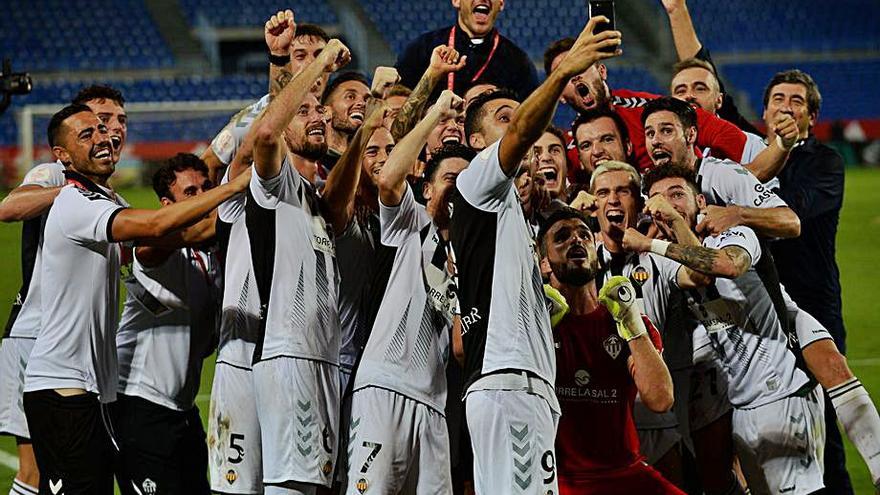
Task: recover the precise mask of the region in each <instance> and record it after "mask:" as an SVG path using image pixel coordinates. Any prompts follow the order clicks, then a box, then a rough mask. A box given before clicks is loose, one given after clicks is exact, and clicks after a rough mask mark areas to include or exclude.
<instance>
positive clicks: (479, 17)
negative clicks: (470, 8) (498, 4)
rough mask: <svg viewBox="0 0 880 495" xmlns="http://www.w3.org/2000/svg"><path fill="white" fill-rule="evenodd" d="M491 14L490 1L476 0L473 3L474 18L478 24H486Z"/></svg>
mask: <svg viewBox="0 0 880 495" xmlns="http://www.w3.org/2000/svg"><path fill="white" fill-rule="evenodd" d="M491 14H492V3H491V2H478V3H476V4H475V5H474V20H475V21H477V22H478V23H480V24H487V23H488V22H489V16H490V15H491Z"/></svg>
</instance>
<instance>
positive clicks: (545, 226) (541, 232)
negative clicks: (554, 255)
mask: <svg viewBox="0 0 880 495" xmlns="http://www.w3.org/2000/svg"><path fill="white" fill-rule="evenodd" d="M572 218H575V219H578V220H580V221H581V222H583V223H584V225H586V226H587V228H588V229H590V222H589V220H587V217H586V216H584V214H583V213H581V212H580V211H578V210H575V209H574V208H572V207H570V206H559V207H558V208H556V209H555V210H553V212H552V213H550V215H548V216H547V218H546V219H545V220H544V221H543V222H541V227H540V228H539V229H538V247H539V248H540V250H541V254H542V255H546V254H547V251H546V249H545V248H544V237H546V236H547V232H549V231H550V229H551V228H553V226H554V225H556V224H557V223H559V222H561V221H563V220H569V219H572ZM590 232H591V233H592V232H593V230H592V229H590Z"/></svg>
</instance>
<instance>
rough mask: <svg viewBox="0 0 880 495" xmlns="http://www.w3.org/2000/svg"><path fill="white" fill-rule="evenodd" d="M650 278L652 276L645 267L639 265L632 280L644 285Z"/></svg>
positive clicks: (633, 273)
mask: <svg viewBox="0 0 880 495" xmlns="http://www.w3.org/2000/svg"><path fill="white" fill-rule="evenodd" d="M650 277H651V274H650V273H648V270H646V269H645V267H643V266H641V265H639V266H637V267H636V269H635V270H633V272H632V276H631V277H630V278H632V280H633V282H635V283H637V284H639V285H644V284H645V282H647V281H648V279H649V278H650Z"/></svg>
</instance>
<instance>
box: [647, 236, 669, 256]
mask: <svg viewBox="0 0 880 495" xmlns="http://www.w3.org/2000/svg"><path fill="white" fill-rule="evenodd" d="M670 244H672V243H671V242H669V241H662V240H660V239H651V252H652V253H654V254H659V255H660V256H666V250H667V249H669V245H670Z"/></svg>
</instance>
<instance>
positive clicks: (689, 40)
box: [663, 0, 703, 60]
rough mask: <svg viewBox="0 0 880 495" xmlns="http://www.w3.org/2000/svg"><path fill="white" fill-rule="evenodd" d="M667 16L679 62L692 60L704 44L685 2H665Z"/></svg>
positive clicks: (673, 0) (665, 0) (681, 0)
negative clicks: (698, 35)
mask: <svg viewBox="0 0 880 495" xmlns="http://www.w3.org/2000/svg"><path fill="white" fill-rule="evenodd" d="M663 7H664V8H665V9H666V15H668V16H669V26H670V27H671V28H672V40H673V42H674V43H675V52H676V53H677V54H678V59H679V60H684V59H688V58H691V57H693V56H695V55H696V54H697V52H699V51H700V48H702V47H703V44H702V43H700V39H699V38H698V37H697V31H696V30H695V29H694V23H693V21H691V14H690V12H688V8H687V2H686V1H685V0H663Z"/></svg>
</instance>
